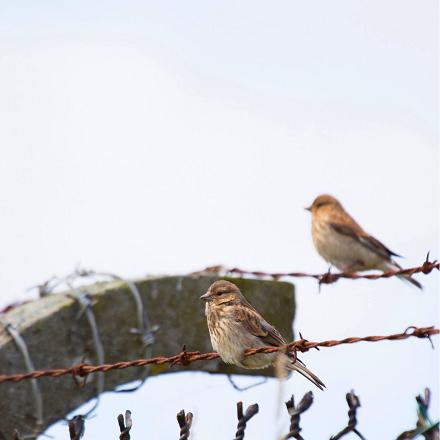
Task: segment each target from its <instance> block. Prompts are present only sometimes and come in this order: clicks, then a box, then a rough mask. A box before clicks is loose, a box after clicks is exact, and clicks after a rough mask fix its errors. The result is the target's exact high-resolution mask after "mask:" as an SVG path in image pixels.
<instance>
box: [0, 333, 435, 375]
mask: <svg viewBox="0 0 440 440" xmlns="http://www.w3.org/2000/svg"><path fill="white" fill-rule="evenodd" d="M439 332H440V330H439V329H437V328H434V327H433V326H431V327H420V328H419V327H414V326H411V327H408V328H407V329H406V330H405V331H404V332H403V333H396V334H392V335H387V336H365V337H349V338H345V339H340V340H328V341H323V342H311V341H307V340H306V339H299V340H297V341H293V342H290V343H289V344H286V345H281V346H280V347H259V348H249V349H247V350H246V351H245V352H244V356H253V355H255V354H257V353H274V352H284V353H287V352H294V353H296V352H297V351H300V352H306V351H309V350H310V349H311V348H316V347H335V346H337V345H342V344H354V343H357V342H378V341H385V340H387V341H399V340H403V339H408V338H412V337H416V338H421V339H429V340H430V341H431V336H433V335H437V334H439ZM431 344H432V341H431ZM218 357H219V355H218V353H216V352H209V353H200V352H199V351H192V352H187V351H182V352H180V353H179V354H176V355H174V356H170V357H166V356H156V357H153V358H149V359H137V360H134V361H121V362H116V363H114V364H101V365H91V364H86V363H81V364H77V365H74V366H72V367H70V368H53V369H49V370H35V371H32V372H29V373H22V374H12V375H5V374H3V375H0V384H1V383H3V382H20V381H21V380H25V379H38V378H40V377H60V376H65V375H68V374H70V375H72V376H73V377H75V376H80V377H85V376H87V375H89V374H91V373H97V372H103V373H107V372H108V371H111V370H122V369H124V368H130V367H144V366H146V365H164V364H170V365H171V366H173V365H188V364H190V363H192V362H196V361H209V360H213V359H217V358H218Z"/></svg>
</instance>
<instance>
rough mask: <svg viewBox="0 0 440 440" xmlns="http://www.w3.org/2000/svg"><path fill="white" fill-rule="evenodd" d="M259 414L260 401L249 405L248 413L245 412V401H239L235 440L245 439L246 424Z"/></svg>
mask: <svg viewBox="0 0 440 440" xmlns="http://www.w3.org/2000/svg"><path fill="white" fill-rule="evenodd" d="M255 414H258V403H254V404H253V405H250V406H248V408H247V410H246V413H245V414H243V402H237V419H238V424H237V432H236V433H235V440H243V439H244V432H245V430H246V424H247V422H249V420H250V419H251V418H252V417H254V415H255Z"/></svg>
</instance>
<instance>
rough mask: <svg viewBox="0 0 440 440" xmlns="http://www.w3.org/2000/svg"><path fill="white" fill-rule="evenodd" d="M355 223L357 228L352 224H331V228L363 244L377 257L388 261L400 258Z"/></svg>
mask: <svg viewBox="0 0 440 440" xmlns="http://www.w3.org/2000/svg"><path fill="white" fill-rule="evenodd" d="M353 221H354V220H353ZM354 223H355V225H356V226H357V227H354V226H355V225H352V224H350V223H346V224H341V223H330V226H331V227H332V228H333V229H334V230H335V231H336V232H337V233H339V234H341V235H346V236H348V237H351V238H353V239H354V240H356V241H358V242H359V243H361V244H363V245H364V246H365V247H367V248H368V249H370V250H371V251H373V252H374V253H376V254H377V255H379V256H381V257H383V258H386V259H387V260H388V259H390V258H391V257H392V256H395V257H400V255H398V254H396V253H395V252H393V251H392V250H391V249H388V248H387V247H386V246H385V245H384V244H383V243H381V242H380V241H379V240H377V239H376V238H374V237H372V236H371V235H368V234H367V233H366V232H364V230H363V229H362V228H361V227H360V226H359V225H358V224H357V223H356V222H354Z"/></svg>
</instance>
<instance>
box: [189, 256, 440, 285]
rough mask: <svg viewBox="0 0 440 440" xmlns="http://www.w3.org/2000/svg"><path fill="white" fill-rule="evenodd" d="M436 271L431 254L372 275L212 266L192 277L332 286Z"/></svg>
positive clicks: (437, 266) (438, 265)
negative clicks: (250, 278)
mask: <svg viewBox="0 0 440 440" xmlns="http://www.w3.org/2000/svg"><path fill="white" fill-rule="evenodd" d="M434 269H437V270H440V262H439V261H437V260H434V261H429V253H428V255H427V256H426V260H425V261H424V262H423V264H422V265H420V266H417V267H410V268H407V269H398V270H392V271H387V272H382V273H372V274H359V273H358V272H338V273H331V272H330V271H329V272H326V273H323V274H312V273H305V272H263V271H252V270H244V269H240V268H239V267H232V268H228V267H226V266H222V265H220V266H210V267H207V268H205V269H203V270H201V271H198V272H193V273H192V275H197V274H200V273H205V274H206V273H210V274H216V275H239V276H243V275H250V276H254V277H257V278H272V279H274V280H278V279H280V278H314V279H315V280H317V281H318V283H319V284H332V283H335V282H336V281H338V280H339V279H341V278H344V279H351V280H359V279H364V280H377V279H380V278H391V277H395V276H398V275H408V276H411V275H414V274H417V273H424V274H425V275H427V274H429V273H431V272H432V271H433V270H434Z"/></svg>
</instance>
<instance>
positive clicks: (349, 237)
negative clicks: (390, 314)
mask: <svg viewBox="0 0 440 440" xmlns="http://www.w3.org/2000/svg"><path fill="white" fill-rule="evenodd" d="M306 209H307V210H308V211H311V213H312V237H313V243H314V245H315V248H316V250H317V251H318V253H319V254H320V255H321V256H322V257H323V258H324V259H325V260H326V261H328V262H329V263H330V264H332V265H333V266H335V267H337V268H338V269H339V270H342V271H344V272H358V271H363V270H371V269H378V270H382V271H383V272H386V271H390V270H398V269H401V267H400V266H399V265H398V264H397V263H396V262H395V261H394V260H393V259H392V257H400V255H398V254H396V253H394V252H393V251H391V250H390V249H388V248H387V247H386V246H385V245H383V244H382V243H381V242H380V241H379V240H377V239H376V238H374V237H372V236H371V235H369V234H368V233H366V232H365V231H364V230H363V229H362V228H361V227H360V226H359V225H358V224H357V223H356V221H355V220H354V219H353V218H352V217H351V216H350V215H349V214H348V213H347V212H346V211H345V209H344V208H343V206H342V205H341V203H340V202H339V201H338V200H337V199H335V198H334V197H332V196H329V195H327V194H323V195H320V196H318V197H317V198H316V199H315V200H314V201H313V203H312V205H311V206H310V207H309V208H306ZM400 277H401V278H402V279H404V280H406V281H409V282H410V283H411V284H413V285H414V286H416V287H418V288H419V289H421V288H422V285H421V284H420V283H419V282H418V281H416V280H415V279H413V278H411V276H409V275H401V276H400Z"/></svg>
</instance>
